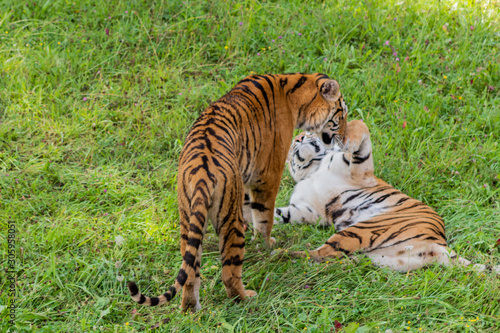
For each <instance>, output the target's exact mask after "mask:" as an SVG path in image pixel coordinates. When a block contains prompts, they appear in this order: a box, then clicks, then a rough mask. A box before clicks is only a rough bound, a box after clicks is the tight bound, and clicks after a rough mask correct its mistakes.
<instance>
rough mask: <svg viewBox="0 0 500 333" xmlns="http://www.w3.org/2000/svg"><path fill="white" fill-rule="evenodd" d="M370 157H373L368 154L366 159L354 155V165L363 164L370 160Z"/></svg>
mask: <svg viewBox="0 0 500 333" xmlns="http://www.w3.org/2000/svg"><path fill="white" fill-rule="evenodd" d="M370 155H371V153H368V155H366V156H365V157H360V156H357V155H353V161H352V163H354V164H361V163H363V162H364V161H366V160H367V159H368V158H370Z"/></svg>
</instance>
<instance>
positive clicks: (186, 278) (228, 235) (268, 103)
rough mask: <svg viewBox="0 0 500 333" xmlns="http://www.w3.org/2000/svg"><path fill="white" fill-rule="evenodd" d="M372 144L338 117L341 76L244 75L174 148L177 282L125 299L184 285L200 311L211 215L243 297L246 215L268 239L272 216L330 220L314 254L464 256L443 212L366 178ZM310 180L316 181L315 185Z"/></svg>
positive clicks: (186, 297) (402, 261)
mask: <svg viewBox="0 0 500 333" xmlns="http://www.w3.org/2000/svg"><path fill="white" fill-rule="evenodd" d="M296 128H298V129H302V130H304V131H306V132H309V133H313V134H314V135H313V136H306V137H305V138H304V136H301V137H299V138H297V139H296V140H295V142H294V144H293V146H292V150H291V151H290V152H289V147H290V146H291V144H292V139H293V130H294V129H296ZM299 143H300V144H299ZM371 149H372V147H371V142H370V136H369V132H368V128H367V127H366V125H365V124H364V123H362V122H360V121H351V122H349V123H347V107H346V105H345V103H344V100H343V97H342V94H341V92H340V87H339V84H338V83H337V82H336V81H335V80H331V79H329V77H328V76H327V75H324V74H307V75H306V74H300V73H299V74H282V75H252V76H249V77H247V78H245V79H243V80H242V81H240V82H239V83H238V84H237V85H236V86H235V87H234V88H232V89H231V91H229V92H228V93H227V94H226V95H224V96H223V97H221V98H220V99H219V100H217V101H216V102H214V103H212V104H211V105H210V106H209V107H208V108H207V109H206V110H205V111H204V112H203V113H202V114H201V115H200V116H199V118H198V119H197V120H196V121H195V123H194V125H193V127H192V128H191V130H190V132H189V134H188V136H187V138H186V141H185V143H184V147H183V149H182V151H181V154H180V159H179V172H178V186H177V190H178V205H179V215H180V228H181V255H182V264H181V268H180V270H179V272H178V274H177V277H176V280H175V282H174V284H173V285H172V286H171V287H170V289H169V290H168V291H167V292H165V293H164V294H162V295H160V296H158V297H148V296H145V295H143V294H141V293H140V292H139V289H138V287H137V285H136V284H135V283H134V282H129V283H128V288H129V291H130V295H131V296H132V299H133V300H134V301H136V302H138V303H139V304H144V305H149V306H155V305H161V304H164V303H166V302H168V301H170V300H171V299H172V298H173V297H174V296H175V295H176V294H177V293H179V291H180V290H181V288H182V302H181V307H182V308H183V309H188V308H191V309H193V310H194V311H196V310H199V309H200V308H201V305H200V298H199V290H200V266H201V255H202V243H203V237H204V234H205V231H206V228H207V225H208V220H210V221H211V222H212V225H213V227H214V230H215V231H216V233H217V235H218V238H219V252H220V255H221V261H222V274H221V275H222V281H223V283H224V286H225V289H226V293H227V296H228V297H229V298H234V297H237V298H238V299H240V300H244V299H245V298H246V297H249V296H254V295H256V292H255V291H252V290H247V289H245V287H244V285H243V281H242V264H243V260H244V253H245V238H244V232H245V227H244V226H245V223H246V224H252V225H253V237H254V238H255V237H257V236H259V235H260V236H262V238H263V239H264V240H265V242H266V244H267V245H268V246H272V244H273V243H274V242H275V241H274V238H272V237H271V229H272V226H273V222H274V219H275V218H276V219H278V220H279V222H282V223H286V222H294V221H298V222H307V223H315V222H317V221H320V223H323V224H325V225H331V224H334V225H335V227H336V228H337V231H338V233H337V234H335V235H334V236H332V238H331V239H330V240H329V241H328V242H327V243H326V244H325V245H324V246H322V247H320V248H319V249H317V250H316V251H313V252H309V255H310V256H312V257H313V258H315V259H321V258H325V257H332V256H339V255H343V254H350V253H352V252H355V251H361V252H364V253H366V254H367V255H368V256H369V257H370V258H372V260H373V261H374V262H375V263H377V264H379V265H381V266H388V267H392V268H394V269H397V270H400V271H406V270H407V269H414V268H418V267H421V266H423V265H425V264H427V263H429V262H432V261H435V260H437V261H438V262H442V263H444V264H447V263H449V262H451V261H460V262H463V263H464V264H467V263H470V262H468V261H466V260H465V259H461V258H456V256H455V255H454V254H453V253H452V252H448V248H447V247H446V246H447V245H446V239H445V236H444V224H443V221H442V219H441V218H440V217H439V216H438V215H437V214H436V213H435V212H434V211H433V210H432V209H431V208H429V207H428V206H426V205H424V204H423V203H421V202H418V201H417V200H415V199H412V198H410V197H408V196H406V195H404V194H402V193H401V192H399V191H397V190H395V189H394V188H392V187H391V186H390V185H388V184H387V183H385V182H384V181H382V180H380V179H378V178H376V177H375V176H374V175H373V156H372V154H371ZM287 156H288V160H289V165H290V171H291V173H292V175H293V176H294V178H295V179H296V180H297V181H299V183H298V184H297V187H296V189H295V191H294V194H293V195H292V199H291V205H290V206H288V207H285V208H278V209H276V210H275V207H274V202H275V199H276V195H277V193H278V189H279V185H280V181H281V175H282V173H283V170H284V167H285V163H286V160H287ZM323 176H324V177H326V178H324V179H325V180H322V177H323ZM326 179H328V183H327V180H326ZM316 182H319V183H321V182H323V185H324V186H323V187H321V186H319V187H317V188H315V187H314V186H316V185H317V184H316ZM327 198H329V199H327ZM294 255H298V256H303V255H306V254H305V253H302V252H298V253H294ZM410 257H411V259H410ZM495 269H496V270H497V271H498V272H500V269H499V268H495Z"/></svg>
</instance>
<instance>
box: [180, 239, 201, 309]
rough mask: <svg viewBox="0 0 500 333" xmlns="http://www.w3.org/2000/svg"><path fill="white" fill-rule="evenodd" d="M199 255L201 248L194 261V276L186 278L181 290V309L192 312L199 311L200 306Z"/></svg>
mask: <svg viewBox="0 0 500 333" xmlns="http://www.w3.org/2000/svg"><path fill="white" fill-rule="evenodd" d="M201 254H202V247H201V244H200V247H199V248H198V252H197V254H196V261H195V275H194V278H193V277H192V276H191V277H188V279H187V281H186V284H185V285H184V287H183V288H182V302H181V309H184V310H187V309H192V311H193V312H196V311H198V310H201V304H200V286H201V280H200V267H201Z"/></svg>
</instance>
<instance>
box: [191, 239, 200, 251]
mask: <svg viewBox="0 0 500 333" xmlns="http://www.w3.org/2000/svg"><path fill="white" fill-rule="evenodd" d="M200 243H201V240H200V239H198V238H189V239H188V245H189V246H192V247H194V248H196V249H197V248H198V247H199V246H200Z"/></svg>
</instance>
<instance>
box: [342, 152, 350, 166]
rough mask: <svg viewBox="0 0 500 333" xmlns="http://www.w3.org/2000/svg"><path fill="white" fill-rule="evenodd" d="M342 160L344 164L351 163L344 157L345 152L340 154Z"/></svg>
mask: <svg viewBox="0 0 500 333" xmlns="http://www.w3.org/2000/svg"><path fill="white" fill-rule="evenodd" d="M342 160H343V161H344V162H345V164H347V165H351V162H349V161H348V160H347V158H345V154H342Z"/></svg>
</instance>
